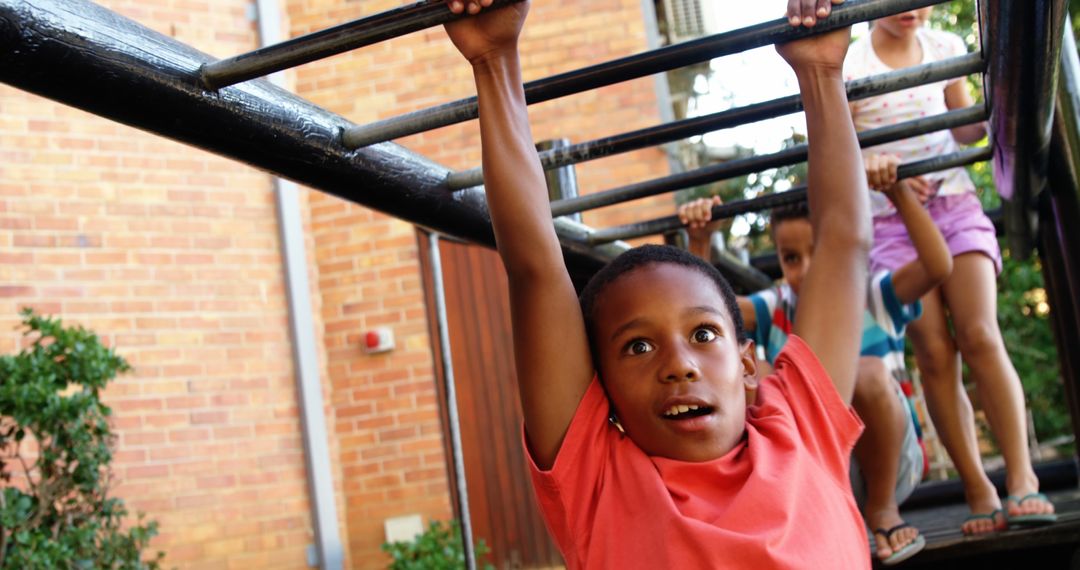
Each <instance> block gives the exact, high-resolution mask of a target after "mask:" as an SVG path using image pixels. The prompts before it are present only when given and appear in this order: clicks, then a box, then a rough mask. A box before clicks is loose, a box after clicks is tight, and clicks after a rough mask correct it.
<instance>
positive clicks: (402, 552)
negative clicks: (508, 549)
mask: <svg viewBox="0 0 1080 570" xmlns="http://www.w3.org/2000/svg"><path fill="white" fill-rule="evenodd" d="M463 545H464V542H463V541H462V539H461V525H460V524H459V523H458V522H457V521H456V520H452V521H450V523H449V525H445V524H443V523H442V522H440V521H431V524H430V525H429V526H428V529H427V530H426V531H424V533H423V534H421V535H419V536H417V537H416V539H415V540H413V541H411V542H393V543H390V542H387V543H383V545H382V549H383V551H385V552H388V553H389V554H390V557H391V558H393V562H391V563H390V570H456V569H458V568H464V567H465V549H464V546H463ZM473 552H474V554H475V556H476V559H477V561H479V560H480V559H481V558H483V556H484V555H485V554H487V553H488V552H490V550H489V549H488V547H487V545H486V544H484V540H483V539H480V541H479V542H478V543H477V545H476V548H474V549H473ZM482 567H483V568H485V569H493V568H494V567H493V566H491V565H490V564H484V565H483V566H482Z"/></svg>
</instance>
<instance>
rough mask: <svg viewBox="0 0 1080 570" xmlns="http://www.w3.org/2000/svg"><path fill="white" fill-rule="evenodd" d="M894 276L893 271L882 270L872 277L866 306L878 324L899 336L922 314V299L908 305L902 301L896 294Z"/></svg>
mask: <svg viewBox="0 0 1080 570" xmlns="http://www.w3.org/2000/svg"><path fill="white" fill-rule="evenodd" d="M892 276H893V274H892V272H889V271H881V272H879V273H876V274H875V275H874V276H873V277H872V278H871V283H870V287H869V288H867V291H868V294H869V297H870V298H869V299H867V304H866V308H867V309H868V310H869V311H870V313H871V314H872V315H874V320H875V321H877V323H878V326H880V327H881V328H883V329H885V330H886V331H890V332H891V333H892V335H893V336H896V337H899V336H901V335H903V334H904V329H905V328H906V327H907V325H908V323H910V322H911V321H914V320H915V319H917V318H919V317H920V316H921V315H922V301H919V300H916V301H915V302H914V303H909V304H907V305H905V304H903V303H901V302H900V299H899V298H898V297H897V296H896V289H895V288H894V287H893V281H892Z"/></svg>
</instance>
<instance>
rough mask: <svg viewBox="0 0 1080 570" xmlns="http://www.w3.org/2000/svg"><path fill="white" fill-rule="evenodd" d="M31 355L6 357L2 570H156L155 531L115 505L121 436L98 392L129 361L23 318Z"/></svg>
mask: <svg viewBox="0 0 1080 570" xmlns="http://www.w3.org/2000/svg"><path fill="white" fill-rule="evenodd" d="M22 316H23V321H22V324H23V326H24V327H25V329H26V331H25V334H26V336H27V337H29V338H30V343H29V345H28V346H27V347H26V348H25V349H23V350H22V351H20V352H19V353H18V354H15V355H6V356H0V478H3V480H4V483H5V487H4V489H3V491H2V492H0V569H3V570H7V569H26V568H77V569H83V568H85V569H91V568H95V569H96V568H114V569H157V568H159V567H160V560H161V558H162V557H163V556H164V555H163V554H162V553H161V552H158V553H157V554H156V555H155V556H153V557H150V558H146V559H145V560H144V558H145V557H144V556H143V550H144V549H145V548H146V547H147V546H148V544H149V542H150V539H151V538H152V537H154V536H155V535H156V534H157V523H155V522H154V521H147V522H143V520H142V517H141V516H140V517H139V520H138V521H135V522H134V524H130V525H125V520H126V519H127V518H128V511H127V509H126V508H125V507H124V503H123V501H121V500H120V499H116V498H110V497H109V496H108V495H109V483H110V470H109V462H110V461H111V460H112V446H113V444H114V442H115V436H114V435H113V433H112V430H111V428H110V426H109V423H108V418H109V415H110V413H111V412H110V410H109V408H108V407H106V406H105V405H104V404H102V403H101V400H100V397H99V396H100V392H101V390H102V389H104V388H105V386H106V385H107V384H108V383H109V382H110V381H111V380H113V379H114V378H115V377H116V376H117V374H119V373H121V372H125V371H127V370H130V368H131V367H130V366H129V365H128V363H127V361H125V360H124V359H123V358H121V357H120V356H118V355H117V354H115V353H114V352H113V350H112V349H110V348H106V347H105V346H103V345H102V344H101V342H100V340H99V339H98V338H97V336H95V335H94V334H93V333H92V332H91V331H88V330H86V329H83V328H82V327H64V326H63V325H62V323H61V322H60V320H59V319H52V318H49V317H42V316H38V315H35V314H34V313H33V311H31V310H29V309H24V310H23V312H22Z"/></svg>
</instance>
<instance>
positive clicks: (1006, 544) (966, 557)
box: [875, 488, 1080, 570]
mask: <svg viewBox="0 0 1080 570" xmlns="http://www.w3.org/2000/svg"><path fill="white" fill-rule="evenodd" d="M1047 494H1048V495H1049V496H1050V500H1051V501H1053V502H1054V505H1055V508H1056V509H1057V512H1058V522H1057V523H1056V524H1053V525H1048V526H1045V527H1041V528H1034V529H1024V530H1008V531H1005V532H1000V533H995V534H990V535H984V536H978V537H967V536H964V535H963V534H962V533H961V532H960V523H961V522H963V520H964V517H966V516H967V515H968V510H967V505H965V504H963V503H957V504H950V505H945V506H935V507H925V508H918V509H911V510H907V509H904V510H903V511H902V514H903V516H904V519H905V520H907V521H908V522H910V523H911V524H913V525H915V526H917V527H918V528H919V529H920V530H921V531H922V533H923V536H925V537H926V541H927V545H926V549H925V550H923V551H922V552H921V553H919V554H918V555H917V556H915V557H914V558H911V559H910V560H908V561H907V562H905V563H903V564H901V565H900V566H899V567H901V568H913V569H914V568H950V569H953V568H972V569H975V570H993V569H998V568H1001V569H1005V568H1008V569H1025V568H1031V569H1032V570H1034V569H1036V568H1037V569H1038V570H1057V569H1068V570H1080V489H1075V488H1073V489H1069V490H1063V491H1055V492H1050V493H1047ZM875 567H881V565H876V566H875Z"/></svg>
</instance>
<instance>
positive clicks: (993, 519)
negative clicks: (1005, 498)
mask: <svg viewBox="0 0 1080 570" xmlns="http://www.w3.org/2000/svg"><path fill="white" fill-rule="evenodd" d="M998 515H1001V516H1003V517H1005V520H1006V521H1008V514H1007V513H1006V512H1005V510H1004V509H994V510H992V511H990V512H989V513H982V514H978V515H968V516H967V517H964V522H962V523H960V532H962V533H964V536H979V535H983V534H993V533H995V532H999V531H1002V530H1005V529H1006V528H1008V522H1005V523H1004V524H1002V525H998V524H997V517H998ZM984 519H985V520H989V521H990V522H992V523H994V528H993V530H989V531H986V532H971V533H969V532H964V525H965V524H967V523H968V522H970V521H980V520H984Z"/></svg>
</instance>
